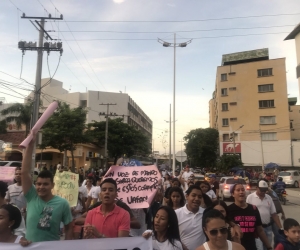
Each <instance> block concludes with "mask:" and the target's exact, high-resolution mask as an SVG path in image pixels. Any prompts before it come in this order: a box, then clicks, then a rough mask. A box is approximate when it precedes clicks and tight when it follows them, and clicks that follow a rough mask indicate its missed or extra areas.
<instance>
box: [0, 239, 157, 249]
mask: <svg viewBox="0 0 300 250" xmlns="http://www.w3.org/2000/svg"><path fill="white" fill-rule="evenodd" d="M0 244H1V250H25V249H26V250H34V249H43V250H53V249H86V248H87V246H88V249H89V250H150V249H153V248H152V239H151V238H150V239H149V240H146V239H144V238H143V237H131V238H114V239H109V238H106V239H105V238H104V239H89V240H61V241H44V242H36V243H31V244H30V245H29V246H27V247H26V248H24V247H22V246H21V245H20V244H13V243H0Z"/></svg>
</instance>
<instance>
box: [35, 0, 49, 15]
mask: <svg viewBox="0 0 300 250" xmlns="http://www.w3.org/2000/svg"><path fill="white" fill-rule="evenodd" d="M36 1H37V2H38V3H39V4H40V5H41V6H42V8H43V9H44V11H46V12H47V13H48V14H50V13H49V11H48V10H47V9H46V8H45V6H44V5H43V4H42V3H41V2H40V0H36Z"/></svg>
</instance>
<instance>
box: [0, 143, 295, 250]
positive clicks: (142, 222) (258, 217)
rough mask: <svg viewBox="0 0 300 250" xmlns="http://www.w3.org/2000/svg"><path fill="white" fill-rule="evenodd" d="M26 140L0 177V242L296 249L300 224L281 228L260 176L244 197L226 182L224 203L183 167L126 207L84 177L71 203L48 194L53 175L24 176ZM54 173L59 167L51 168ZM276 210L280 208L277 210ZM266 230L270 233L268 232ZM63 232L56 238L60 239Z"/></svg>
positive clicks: (107, 183) (99, 182)
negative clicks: (10, 174) (10, 180)
mask: <svg viewBox="0 0 300 250" xmlns="http://www.w3.org/2000/svg"><path fill="white" fill-rule="evenodd" d="M32 151H33V143H30V145H29V146H28V148H27V149H26V151H25V154H24V157H23V162H22V168H17V169H16V171H15V180H16V183H15V184H13V185H10V186H7V184H6V183H4V182H0V244H1V242H2V243H3V242H5V243H19V244H21V245H22V246H24V247H26V246H28V245H30V244H31V243H32V242H41V241H58V240H61V239H62V238H64V239H65V240H80V239H95V238H117V237H136V236H143V237H144V238H146V239H148V240H152V243H153V249H155V250H159V249H161V250H169V249H170V250H177V249H178V250H195V249H197V250H208V249H210V250H217V249H218V250H223V249H224V250H231V249H232V250H243V249H246V250H255V249H258V250H263V249H267V250H269V249H276V250H283V249H299V247H300V244H299V240H300V226H299V223H298V222H297V221H296V220H294V219H291V218H285V217H284V214H282V215H283V216H282V219H284V222H283V226H282V224H281V220H280V219H279V217H278V214H277V211H276V209H275V205H274V203H273V200H272V198H271V197H270V196H269V195H268V194H267V192H268V190H269V189H268V183H267V181H266V180H260V181H259V182H258V186H257V189H256V191H255V192H253V193H252V194H250V195H248V197H247V196H246V192H245V188H244V186H243V185H242V184H239V183H236V184H234V185H233V186H232V187H231V189H230V192H231V194H232V197H233V199H234V202H233V203H232V204H231V205H229V206H228V205H227V204H226V203H225V202H224V201H221V200H219V199H218V191H219V190H218V189H219V186H218V182H217V181H216V179H215V176H214V175H212V176H211V178H210V180H209V182H208V181H196V180H195V176H194V173H193V172H192V171H191V170H190V169H189V167H188V166H187V167H186V168H185V170H184V171H182V172H179V171H177V172H176V173H175V174H174V175H172V174H171V173H168V172H167V171H164V173H162V175H163V178H162V182H161V183H160V184H159V186H158V187H157V192H156V195H155V198H154V200H153V202H152V204H151V205H150V207H149V208H148V209H130V208H129V207H128V205H127V204H126V203H124V202H122V201H121V200H119V199H118V192H117V190H118V187H117V183H116V181H115V180H114V179H112V178H104V176H105V173H102V174H101V175H100V176H95V175H93V174H89V175H87V176H84V177H80V178H79V193H78V203H77V205H76V206H74V207H70V206H69V203H68V202H67V201H66V200H65V199H63V198H61V197H59V196H56V195H53V194H52V191H51V190H52V189H53V187H54V185H55V184H54V182H53V174H52V173H51V172H50V171H48V170H43V171H41V172H40V173H39V175H38V178H37V180H36V183H35V185H33V184H32V179H31V158H32V157H31V156H32ZM57 171H59V170H57ZM282 213H283V211H282ZM273 227H275V229H276V230H275V231H276V232H277V234H276V235H275V237H274V244H273V240H272V236H273V235H272V234H273V232H274V230H273ZM62 235H63V237H62Z"/></svg>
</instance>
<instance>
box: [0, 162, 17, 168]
mask: <svg viewBox="0 0 300 250" xmlns="http://www.w3.org/2000/svg"><path fill="white" fill-rule="evenodd" d="M21 166H22V162H21V161H0V167H21Z"/></svg>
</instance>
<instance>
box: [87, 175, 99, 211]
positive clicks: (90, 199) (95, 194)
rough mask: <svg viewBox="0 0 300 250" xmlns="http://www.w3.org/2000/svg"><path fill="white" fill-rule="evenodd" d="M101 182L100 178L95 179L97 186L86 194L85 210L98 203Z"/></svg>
mask: <svg viewBox="0 0 300 250" xmlns="http://www.w3.org/2000/svg"><path fill="white" fill-rule="evenodd" d="M101 181H102V179H101V178H97V186H95V187H92V188H91V189H90V191H89V192H88V195H87V201H86V208H87V209H88V208H89V207H90V205H93V204H95V203H96V202H98V201H100V200H99V199H100V192H101V188H100V184H101Z"/></svg>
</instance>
